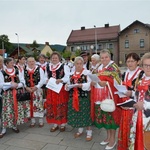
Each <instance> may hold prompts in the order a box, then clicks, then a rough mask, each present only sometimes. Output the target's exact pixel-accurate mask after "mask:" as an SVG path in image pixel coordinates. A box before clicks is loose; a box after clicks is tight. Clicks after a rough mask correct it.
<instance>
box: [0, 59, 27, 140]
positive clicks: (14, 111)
mask: <svg viewBox="0 0 150 150" xmlns="http://www.w3.org/2000/svg"><path fill="white" fill-rule="evenodd" d="M4 64H5V65H6V68H5V69H4V70H3V71H2V73H3V76H2V77H1V78H0V83H3V90H4V92H3V94H2V99H3V107H2V131H1V134H0V138H2V137H3V136H4V135H5V133H6V128H12V130H13V131H14V132H15V133H19V129H18V128H17V125H20V124H23V123H25V122H27V121H28V113H29V101H22V102H21V101H20V102H19V101H17V97H16V94H17V91H19V90H21V87H23V85H24V83H25V80H24V77H23V76H22V74H21V73H20V71H19V70H18V68H17V67H14V61H13V59H12V58H6V59H5V60H4ZM6 87H7V88H6Z"/></svg>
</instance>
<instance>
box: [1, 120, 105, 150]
mask: <svg viewBox="0 0 150 150" xmlns="http://www.w3.org/2000/svg"><path fill="white" fill-rule="evenodd" d="M50 127H51V126H50V125H48V124H47V123H46V122H45V125H44V127H43V128H39V127H38V125H37V126H35V127H34V128H30V127H29V123H27V124H25V125H21V126H19V129H20V133H18V134H17V133H14V132H13V131H12V130H11V129H8V130H7V134H6V135H5V136H4V137H3V138H2V139H0V150H104V149H105V146H101V145H100V144H99V143H100V141H102V140H103V139H104V138H105V137H106V131H105V130H104V129H101V130H99V129H97V128H96V127H94V126H93V127H92V129H93V140H92V141H90V142H87V141H86V140H85V137H86V132H85V131H84V134H83V135H82V136H81V137H79V138H77V139H75V138H74V133H75V132H76V131H77V129H73V128H72V127H71V126H69V125H67V128H66V131H65V132H60V131H59V130H58V131H56V132H53V133H52V132H50V130H49V129H50Z"/></svg>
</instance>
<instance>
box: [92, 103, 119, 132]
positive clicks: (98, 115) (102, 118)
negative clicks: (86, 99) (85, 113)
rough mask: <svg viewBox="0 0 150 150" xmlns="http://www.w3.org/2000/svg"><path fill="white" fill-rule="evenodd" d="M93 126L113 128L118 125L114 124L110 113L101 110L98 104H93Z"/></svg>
mask: <svg viewBox="0 0 150 150" xmlns="http://www.w3.org/2000/svg"><path fill="white" fill-rule="evenodd" d="M94 123H95V126H96V127H97V128H99V129H100V128H105V129H107V130H108V129H114V130H116V129H117V128H118V127H119V126H118V125H117V124H115V121H114V118H113V117H112V113H110V112H105V111H103V110H101V108H100V104H95V122H94Z"/></svg>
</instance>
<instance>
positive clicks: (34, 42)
mask: <svg viewBox="0 0 150 150" xmlns="http://www.w3.org/2000/svg"><path fill="white" fill-rule="evenodd" d="M30 46H31V47H32V48H38V47H39V44H38V43H37V42H36V40H34V41H33V43H32V44H31V45H30Z"/></svg>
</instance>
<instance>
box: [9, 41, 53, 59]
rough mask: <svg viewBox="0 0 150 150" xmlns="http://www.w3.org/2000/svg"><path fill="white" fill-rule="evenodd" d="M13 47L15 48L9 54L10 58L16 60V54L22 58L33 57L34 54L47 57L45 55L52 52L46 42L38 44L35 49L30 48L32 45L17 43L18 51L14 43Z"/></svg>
mask: <svg viewBox="0 0 150 150" xmlns="http://www.w3.org/2000/svg"><path fill="white" fill-rule="evenodd" d="M13 45H14V46H15V49H14V50H13V52H12V53H11V54H10V57H13V58H16V59H17V58H18V54H19V55H23V56H33V55H34V53H36V54H37V55H39V54H44V55H47V53H49V54H52V52H53V50H52V48H51V47H50V45H49V43H48V42H45V44H38V46H37V47H32V46H31V45H32V44H27V43H19V49H18V44H16V43H14V44H13ZM18 51H19V53H18Z"/></svg>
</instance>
